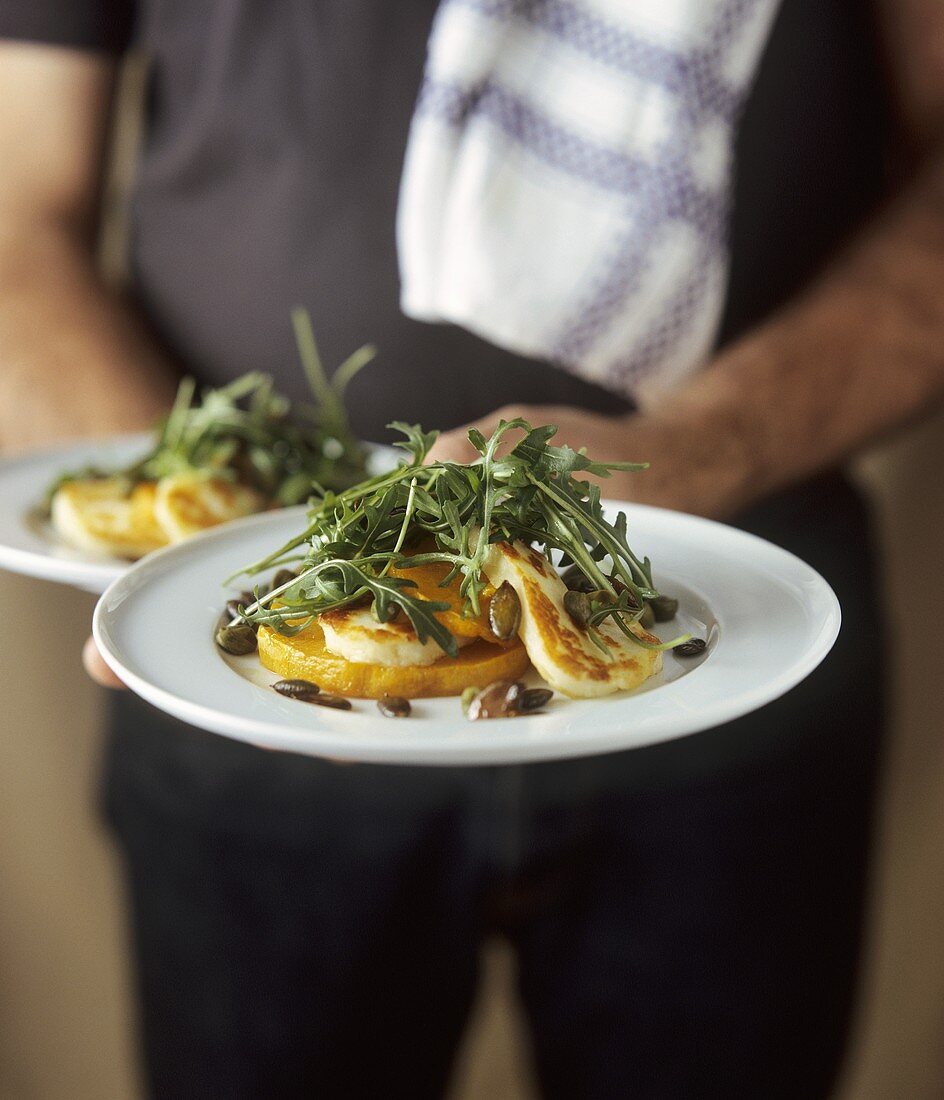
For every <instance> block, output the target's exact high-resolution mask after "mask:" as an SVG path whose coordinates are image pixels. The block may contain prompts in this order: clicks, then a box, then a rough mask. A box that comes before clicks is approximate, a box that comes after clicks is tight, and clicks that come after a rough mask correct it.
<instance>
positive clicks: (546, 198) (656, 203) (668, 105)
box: [397, 0, 778, 395]
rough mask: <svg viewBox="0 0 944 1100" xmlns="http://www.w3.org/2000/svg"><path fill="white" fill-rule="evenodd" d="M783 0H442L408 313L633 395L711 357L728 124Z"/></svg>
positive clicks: (721, 265)
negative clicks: (643, 384)
mask: <svg viewBox="0 0 944 1100" xmlns="http://www.w3.org/2000/svg"><path fill="white" fill-rule="evenodd" d="M777 2H778V0H442V2H441V4H440V7H439V10H438V12H437V15H436V18H435V21H434V24H433V29H432V33H431V37H430V42H429V50H428V57H427V62H426V71H425V74H424V79H423V85H422V89H421V91H420V95H419V99H418V102H417V106H416V110H415V113H414V117H413V121H412V125H411V129H410V137H409V142H408V145H407V152H406V160H405V163H404V170H403V179H402V182H401V189H400V202H399V210H398V215H397V240H398V249H399V259H400V275H401V285H402V292H401V305H402V308H403V311H404V312H405V313H406V314H407V315H409V316H411V317H414V318H417V319H420V320H424V321H446V322H453V323H455V324H458V325H462V326H463V327H465V328H467V329H470V330H471V331H473V332H475V333H478V334H479V335H480V336H483V337H484V338H485V339H487V340H490V341H491V342H493V343H495V344H498V345H500V346H502V347H505V348H508V349H510V350H512V351H515V352H519V353H521V354H524V355H528V356H532V357H535V358H541V359H548V360H551V361H554V362H557V363H559V364H561V365H562V366H564V367H566V368H567V369H570V370H572V371H574V372H576V373H578V374H580V375H583V376H584V377H586V378H589V379H591V380H593V381H596V382H598V383H599V384H601V385H603V386H605V387H607V388H608V389H610V390H614V391H617V392H622V393H627V394H630V395H632V393H633V392H634V391H635V390H636V388H637V386H638V385H639V384H640V383H641V382H642V381H643V380H644V379H648V380H649V381H650V382H651V381H653V380H655V381H656V382H657V384H665V385H669V384H671V383H672V382H674V381H676V380H678V379H679V378H681V377H682V376H684V375H685V374H687V373H689V372H691V371H692V370H694V369H695V368H697V367H698V366H699V365H700V364H701V363H702V362H703V361H704V359H705V357H706V356H707V355H708V354H709V352H710V350H711V346H712V343H713V340H714V337H715V332H716V328H717V323H718V319H719V315H720V311H721V306H722V300H723V295H724V288H725V279H726V269H727V249H726V243H725V229H726V220H727V208H728V201H729V192H730V185H731V163H732V142H733V135H734V128H735V123H736V121H737V117H738V113H739V109H740V107H741V104H742V102H743V99H744V97H745V95H746V92H747V90H748V87H749V84H750V81H751V78H752V76H753V74H754V71H755V69H756V67H757V63H758V60H759V57H760V54H761V51H762V49H763V46H764V43H765V42H766V39H767V35H768V33H769V29H770V24H771V22H772V20H773V16H774V14H775V11H776V8H777Z"/></svg>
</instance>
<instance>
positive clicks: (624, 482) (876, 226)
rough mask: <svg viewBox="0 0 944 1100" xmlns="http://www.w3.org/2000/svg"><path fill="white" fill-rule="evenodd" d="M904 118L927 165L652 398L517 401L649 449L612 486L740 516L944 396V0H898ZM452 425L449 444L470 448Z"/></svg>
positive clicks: (617, 449) (639, 496)
mask: <svg viewBox="0 0 944 1100" xmlns="http://www.w3.org/2000/svg"><path fill="white" fill-rule="evenodd" d="M884 17H885V23H886V25H887V31H888V33H887V41H888V45H889V54H890V56H891V60H892V69H893V72H894V73H895V74H896V75H897V78H898V79H897V87H898V90H899V93H900V102H901V107H902V115H903V124H904V126H905V127H906V129H907V132H908V135H909V137H910V138H911V143H912V145H913V147H914V148H915V149H916V151H917V153H918V155H919V156H918V159H919V160H920V162H921V166H920V167H919V168H918V169H917V170H916V172H915V174H914V176H913V177H912V179H911V182H910V183H908V184H907V185H906V186H905V187H904V188H903V189H902V191H901V193H900V195H899V196H898V198H897V200H896V201H894V203H893V204H892V205H891V207H890V208H888V209H887V210H886V211H885V212H884V213H883V214H882V215H880V216H879V217H877V218H876V219H875V221H874V222H873V223H872V224H871V225H870V226H869V227H868V228H867V229H866V230H865V231H864V233H863V234H862V235H861V236H860V237H859V238H858V239H857V240H856V241H855V242H854V243H853V244H852V245H851V246H850V247H849V248H848V249H847V250H846V251H845V253H844V254H843V255H842V256H840V257H839V258H837V259H836V261H835V262H834V263H833V264H832V266H831V268H830V269H829V270H828V271H827V272H826V274H825V275H824V276H823V277H822V278H821V279H820V280H818V281H817V282H816V283H815V285H812V286H811V287H810V288H809V289H808V290H807V291H806V293H804V294H803V295H802V296H801V297H800V298H799V299H797V300H796V301H794V302H793V303H791V304H790V305H789V306H788V307H787V308H785V309H784V310H782V311H781V312H780V313H779V314H778V315H777V316H776V317H775V318H773V319H772V320H771V321H769V322H767V323H765V324H764V325H762V326H760V327H759V328H757V329H756V330H754V331H753V332H752V333H750V334H749V335H748V336H746V337H745V338H743V339H742V340H740V341H739V342H737V343H736V344H735V345H734V346H732V347H730V348H728V349H726V350H725V351H724V352H723V353H722V354H721V355H720V356H718V358H717V359H716V360H715V362H714V363H712V364H711V365H710V366H709V367H708V369H706V370H705V371H703V372H701V373H700V374H698V375H697V376H695V377H694V378H693V379H692V380H691V381H690V382H688V383H687V384H685V385H684V386H683V387H682V388H680V389H678V390H675V391H673V392H672V393H670V394H666V395H661V396H652V397H650V398H649V400H645V399H644V401H643V406H644V407H643V411H642V412H641V413H639V414H636V415H634V416H631V417H627V418H615V419H605V418H602V417H597V416H593V415H590V414H585V413H580V412H576V411H575V410H572V409H534V408H527V409H519V408H514V409H505V410H500V412H499V413H497V414H495V416H494V417H489V418H487V419H486V420H485V421H484V422H483V423H482V424H481V425H480V427H482V428H483V430H484V429H487V428H488V427H489V426H490V425H491V424H492V423H494V420H495V419H496V418H497V416H498V415H502V416H505V417H506V419H507V418H508V416H509V415H524V416H526V417H527V418H528V419H531V420H532V421H537V422H547V421H550V422H553V423H557V424H559V426H560V428H561V432H560V437H559V438H560V439H561V440H562V441H566V442H569V443H571V444H572V445H574V446H580V445H589V447H590V449H591V451H592V453H593V455H594V457H601V458H611V459H639V460H650V461H651V462H652V468H651V469H650V470H649V471H648V472H647V473H646V474H644V475H628V476H627V475H623V476H617V477H614V478H613V479H612V480H611V481H609V482H608V483H607V491H608V492H609V493H611V494H612V495H613V496H616V497H620V496H626V497H631V498H633V499H636V500H643V501H647V502H650V503H656V504H662V505H667V506H669V507H675V508H681V509H684V510H686V511H692V512H699V513H702V514H705V515H711V516H722V517H723V516H728V515H731V514H733V513H735V512H736V511H738V510H739V509H740V508H743V507H745V506H747V505H748V504H750V503H751V502H752V501H754V500H757V499H759V498H760V497H762V496H764V495H766V494H768V493H770V492H773V491H775V490H777V489H779V488H782V487H783V486H785V485H788V484H790V483H792V482H795V481H797V480H799V479H800V478H802V477H804V476H805V475H807V474H810V473H812V472H813V471H815V470H817V469H821V468H824V467H826V466H828V465H830V464H832V463H835V462H837V461H839V460H841V459H843V458H845V457H847V456H849V455H851V454H852V453H853V452H854V451H855V450H856V449H858V448H860V447H862V446H863V445H865V444H868V443H871V442H873V441H875V440H877V439H880V438H881V437H882V436H883V435H885V434H886V433H888V432H890V431H892V430H894V429H895V428H898V427H900V426H901V425H903V424H906V423H907V422H908V421H909V420H911V419H913V418H915V417H917V416H918V415H920V414H921V413H923V412H925V411H926V410H928V409H929V408H931V407H932V406H933V405H934V404H935V403H936V402H937V401H939V400H940V399H941V398H942V397H944V9H942V6H941V5H940V3H939V2H938V0H884ZM463 439H464V432H453V433H450V434H449V435H448V436H446V437H445V438H444V439H443V440H441V441H440V443H439V444H438V446H437V449H436V451H435V452H434V457H442V456H445V455H450V456H456V457H458V456H460V455H465V454H467V450H466V448H467V444H465V443H464V442H463Z"/></svg>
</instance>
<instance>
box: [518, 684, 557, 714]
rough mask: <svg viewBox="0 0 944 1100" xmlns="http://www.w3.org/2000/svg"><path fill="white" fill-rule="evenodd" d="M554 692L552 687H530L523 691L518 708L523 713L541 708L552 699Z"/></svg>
mask: <svg viewBox="0 0 944 1100" xmlns="http://www.w3.org/2000/svg"><path fill="white" fill-rule="evenodd" d="M553 695H554V692H553V691H551V690H550V688H528V689H527V691H523V692H522V693H521V697H520V698H519V699H518V710H519V711H521V713H522V714H524V713H526V712H527V711H532V710H540V709H541V707H543V706H544V705H545V704H546V703H549V702H550V701H551V698H552V696H553Z"/></svg>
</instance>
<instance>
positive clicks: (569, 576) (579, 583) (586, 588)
mask: <svg viewBox="0 0 944 1100" xmlns="http://www.w3.org/2000/svg"><path fill="white" fill-rule="evenodd" d="M561 580H562V581H563V582H564V584H566V585H567V587H568V588H569V589H570V590H571V592H592V591H593V590H594V588H595V587H596V585H595V584H594V583H593V581H592V580H590V578H589V577H585V576H584V575H583V573H582V572H581V570H580V566H579V565H572V566H570V568H569V569H565V570H564V572H563V573H562V574H561Z"/></svg>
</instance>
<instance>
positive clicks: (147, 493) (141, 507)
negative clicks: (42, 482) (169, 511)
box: [51, 478, 169, 558]
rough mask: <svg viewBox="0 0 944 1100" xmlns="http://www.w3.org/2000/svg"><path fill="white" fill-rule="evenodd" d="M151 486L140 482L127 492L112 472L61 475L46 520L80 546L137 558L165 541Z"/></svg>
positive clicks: (155, 548) (109, 554) (66, 539)
mask: <svg viewBox="0 0 944 1100" xmlns="http://www.w3.org/2000/svg"><path fill="white" fill-rule="evenodd" d="M155 492H156V490H155V486H154V484H153V483H152V482H141V484H139V485H136V486H135V487H134V488H133V489H132V490H131V493H130V494H129V493H127V492H126V485H125V483H124V482H122V481H121V480H119V479H117V478H85V479H82V480H79V481H67V482H66V483H65V484H64V485H63V486H62V487H61V488H59V489H58V490H57V491H56V493H55V494H54V496H53V498H52V503H51V519H52V524H53V527H55V529H56V532H57V533H58V534H59V535H60V536H61V537H62V539H63V540H64V541H65V542H68V543H69V544H70V545H72V546H76V547H78V548H79V549H80V550H87V551H89V552H90V553H93V554H102V555H106V556H108V557H119V558H140V557H143V556H144V555H145V554H149V553H150V552H151V551H152V550H157V549H158V548H159V547H161V546H166V545H167V543H168V541H169V539H168V537H167V534H166V533H165V531H164V529H163V527H161V525H160V524H159V523H158V522H157V520H156V519H155V518H154V496H155Z"/></svg>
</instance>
